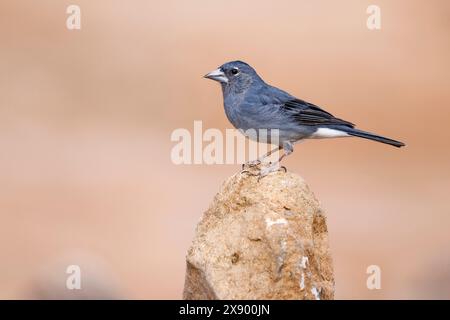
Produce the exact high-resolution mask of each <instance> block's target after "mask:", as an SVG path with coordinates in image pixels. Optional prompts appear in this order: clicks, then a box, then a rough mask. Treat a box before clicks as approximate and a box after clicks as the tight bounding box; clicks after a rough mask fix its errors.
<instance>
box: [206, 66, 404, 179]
mask: <svg viewBox="0 0 450 320" xmlns="http://www.w3.org/2000/svg"><path fill="white" fill-rule="evenodd" d="M205 78H208V79H212V80H215V81H218V82H219V83H220V85H221V86H222V93H223V102H224V107H225V113H226V115H227V118H228V120H229V121H230V122H231V123H232V124H233V126H234V127H235V128H237V129H240V130H241V131H243V132H256V134H248V135H247V136H248V137H249V138H250V139H253V140H256V141H259V142H267V143H272V141H271V140H270V137H269V136H270V132H271V130H277V133H278V137H277V140H278V141H277V142H278V143H277V144H278V146H277V148H275V149H273V150H271V151H270V152H269V153H267V154H265V155H264V156H262V157H261V158H259V159H257V160H254V161H251V162H249V163H247V164H248V165H250V166H254V165H258V164H260V163H261V161H262V160H263V159H264V158H266V157H268V156H270V155H271V154H272V153H274V152H276V151H278V150H283V151H284V153H283V155H282V156H281V157H280V158H279V159H278V162H275V163H274V164H272V165H271V166H269V167H268V168H265V169H263V170H261V172H260V175H261V176H264V175H267V174H268V173H269V172H272V171H276V170H278V169H279V168H280V167H279V163H280V161H281V160H282V159H283V158H284V157H285V156H287V155H289V154H291V153H292V152H293V151H294V143H296V142H298V141H301V140H303V139H317V138H319V139H320V138H338V137H360V138H365V139H369V140H373V141H377V142H381V143H385V144H389V145H392V146H395V147H402V146H404V145H405V144H404V143H402V142H400V141H396V140H393V139H389V138H385V137H382V136H379V135H376V134H373V133H370V132H366V131H362V130H359V129H356V128H355V125H354V124H353V123H351V122H348V121H345V120H342V119H339V118H336V117H334V116H333V115H332V114H331V113H329V112H327V111H325V110H323V109H322V108H320V107H318V106H316V105H314V104H312V103H309V102H306V101H303V100H301V99H298V98H296V97H294V96H292V95H290V94H289V93H287V92H285V91H283V90H280V89H278V88H276V87H273V86H271V85H269V84H267V83H265V82H264V80H263V79H261V77H260V76H259V75H258V74H257V73H256V71H255V70H254V69H253V68H252V67H251V66H250V65H248V64H247V63H245V62H242V61H232V62H228V63H225V64H223V65H222V66H220V67H219V68H218V69H216V70H214V71H212V72H210V73H208V74H206V75H205ZM261 129H265V130H267V137H263V136H261V135H260V134H258V132H260V131H261Z"/></svg>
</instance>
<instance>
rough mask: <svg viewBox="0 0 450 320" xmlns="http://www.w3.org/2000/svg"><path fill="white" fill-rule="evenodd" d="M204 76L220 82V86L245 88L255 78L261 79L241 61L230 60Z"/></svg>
mask: <svg viewBox="0 0 450 320" xmlns="http://www.w3.org/2000/svg"><path fill="white" fill-rule="evenodd" d="M205 78H207V79H211V80H214V81H218V82H220V84H221V85H222V88H225V87H231V88H234V89H237V90H245V89H246V88H248V87H249V86H250V85H251V84H252V83H253V82H254V81H255V80H261V78H260V77H259V76H258V74H257V73H256V71H255V70H254V69H253V68H252V67H250V66H249V65H248V64H247V63H245V62H242V61H231V62H227V63H225V64H223V65H221V66H220V67H219V68H217V69H216V70H213V71H211V72H210V73H208V74H206V75H205Z"/></svg>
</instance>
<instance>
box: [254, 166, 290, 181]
mask: <svg viewBox="0 0 450 320" xmlns="http://www.w3.org/2000/svg"><path fill="white" fill-rule="evenodd" d="M278 171H284V172H287V169H286V167H284V166H280V164H279V163H278V162H276V163H274V164H271V165H270V166H268V167H264V168H261V170H260V171H259V174H258V181H259V180H261V179H262V178H264V177H265V176H267V175H269V174H270V173H272V172H278Z"/></svg>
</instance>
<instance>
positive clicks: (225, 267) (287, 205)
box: [183, 171, 334, 299]
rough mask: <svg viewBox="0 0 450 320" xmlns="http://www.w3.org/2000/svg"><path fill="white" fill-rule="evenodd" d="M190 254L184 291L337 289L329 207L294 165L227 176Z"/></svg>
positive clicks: (200, 294)
mask: <svg viewBox="0 0 450 320" xmlns="http://www.w3.org/2000/svg"><path fill="white" fill-rule="evenodd" d="M186 260H187V269H186V280H185V287H184V292H183V298H184V299H333V297H334V278H333V266H332V260H331V255H330V249H329V246H328V232H327V225H326V219H325V216H324V213H323V212H322V210H321V209H320V207H319V203H318V201H317V200H316V198H315V197H314V195H313V193H312V192H311V191H310V190H309V188H308V186H307V185H306V183H305V181H304V180H303V179H302V178H301V177H299V176H298V175H295V174H292V173H284V172H281V171H279V172H276V173H272V174H269V175H268V176H266V177H264V178H262V179H261V180H259V181H258V177H256V176H250V175H248V174H245V173H237V174H235V175H234V176H232V177H231V178H229V179H228V180H227V181H225V183H224V184H223V186H222V189H221V191H220V192H219V193H218V194H217V195H216V196H215V198H214V201H213V203H212V204H211V206H210V208H209V209H208V210H207V211H206V212H205V214H204V216H203V218H202V220H201V221H200V223H199V224H198V226H197V230H196V234H195V237H194V240H193V243H192V245H191V247H190V249H189V251H188V254H187V258H186Z"/></svg>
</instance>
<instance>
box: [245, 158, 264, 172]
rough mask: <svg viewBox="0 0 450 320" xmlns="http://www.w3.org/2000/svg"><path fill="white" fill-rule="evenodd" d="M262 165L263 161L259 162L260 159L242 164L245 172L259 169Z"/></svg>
mask: <svg viewBox="0 0 450 320" xmlns="http://www.w3.org/2000/svg"><path fill="white" fill-rule="evenodd" d="M260 164H261V160H259V159H256V160H252V161H247V162H246V163H243V164H242V170H243V171H245V169H246V168H248V169H250V168H254V167H257V166H259V165H260Z"/></svg>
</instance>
